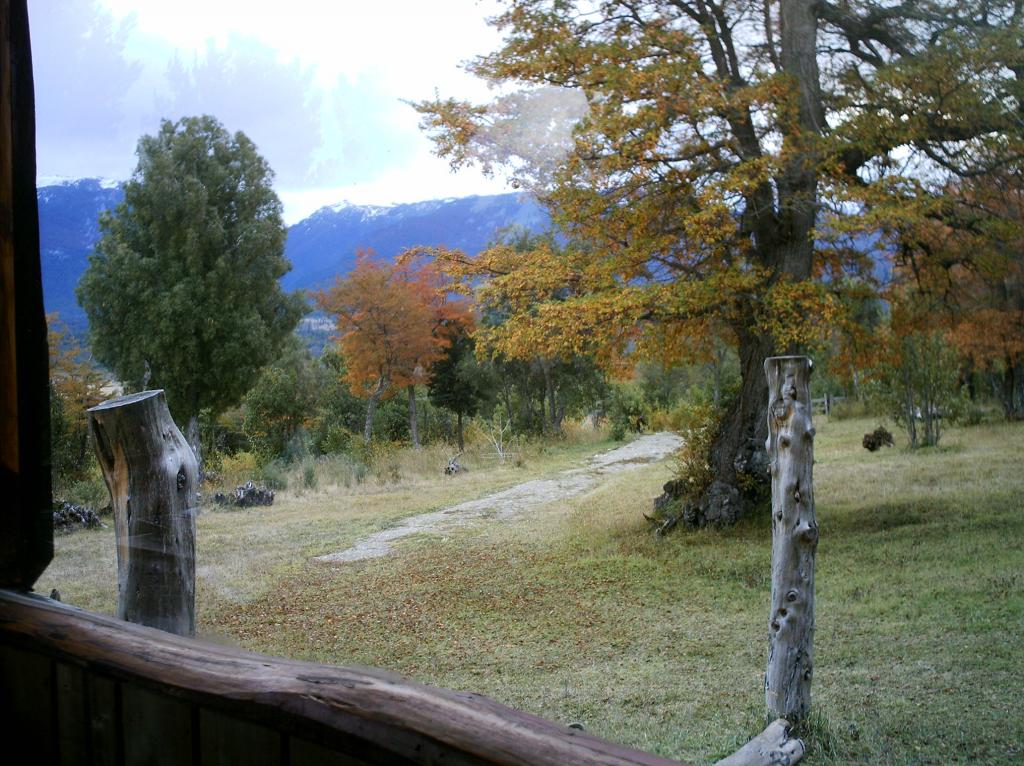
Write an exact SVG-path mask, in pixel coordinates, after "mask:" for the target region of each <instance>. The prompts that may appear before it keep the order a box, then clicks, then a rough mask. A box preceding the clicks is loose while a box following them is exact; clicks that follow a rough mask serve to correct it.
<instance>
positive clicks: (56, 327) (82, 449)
mask: <svg viewBox="0 0 1024 766" xmlns="http://www.w3.org/2000/svg"><path fill="white" fill-rule="evenodd" d="M46 325H47V345H48V346H49V351H50V440H51V443H52V448H51V458H52V464H53V478H54V484H55V485H56V488H57V490H58V491H63V490H64V489H66V486H67V485H68V484H70V483H71V482H73V481H76V480H79V479H82V478H83V477H84V475H85V473H86V472H87V468H88V465H89V463H90V461H91V459H92V450H91V449H90V446H89V419H88V415H87V414H86V410H87V409H88V408H89V407H93V406H95V405H97V404H99V403H100V402H101V401H102V400H103V384H104V382H105V381H104V378H103V375H102V373H101V372H100V370H99V369H98V368H97V367H96V365H95V364H94V363H93V361H92V358H91V356H90V355H89V353H88V351H87V350H86V349H85V348H83V347H82V346H81V344H80V343H79V341H78V339H77V338H75V337H74V335H73V334H72V333H71V331H70V330H69V329H68V326H67V325H66V324H64V322H63V321H62V320H61V319H60V316H59V315H58V314H57V313H56V312H54V313H51V314H47V315H46Z"/></svg>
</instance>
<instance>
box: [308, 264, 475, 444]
mask: <svg viewBox="0 0 1024 766" xmlns="http://www.w3.org/2000/svg"><path fill="white" fill-rule="evenodd" d="M315 297H316V301H317V305H318V306H319V307H320V308H321V309H323V310H324V311H327V312H329V313H332V314H334V315H335V316H336V318H337V327H338V337H337V341H338V344H339V346H340V348H341V351H342V354H343V356H344V357H345V362H346V372H345V375H344V380H345V381H346V382H347V383H348V385H349V387H350V389H351V390H352V393H353V394H354V395H356V396H359V397H361V398H365V399H366V402H367V405H366V424H365V427H364V430H363V437H364V438H365V439H366V440H367V441H369V440H370V439H371V438H372V436H373V416H374V413H375V412H376V409H377V406H378V404H380V402H381V401H383V400H385V399H389V398H391V397H393V396H395V395H396V394H397V393H398V392H399V391H401V390H402V389H407V390H408V394H409V414H410V423H409V426H410V431H411V434H412V438H413V443H414V444H415V445H417V446H418V444H419V438H418V432H417V427H416V424H417V420H416V397H415V386H417V385H424V384H426V383H429V375H430V372H429V371H430V367H431V365H432V364H433V363H434V362H436V361H437V360H438V359H440V358H441V356H442V354H443V351H444V349H445V348H446V346H447V345H448V343H449V342H450V340H449V337H448V334H446V332H445V328H446V326H448V325H450V324H452V323H459V322H468V321H469V320H468V316H469V315H468V312H467V310H466V307H465V304H463V303H462V302H461V301H450V300H449V299H448V297H447V291H446V290H445V287H444V283H443V280H442V279H441V276H440V274H439V273H438V272H437V270H435V269H434V268H433V267H432V266H430V265H429V264H426V265H424V264H420V265H415V264H412V263H387V262H380V261H377V260H374V258H373V254H372V253H371V252H370V251H362V252H360V253H359V254H358V256H357V261H356V267H355V268H354V269H353V270H352V271H351V272H350V273H349V274H348V275H347V276H345V277H344V278H342V277H338V278H337V280H336V281H335V284H334V286H333V287H331V288H329V289H327V290H323V291H321V292H319V293H317V294H316V296H315Z"/></svg>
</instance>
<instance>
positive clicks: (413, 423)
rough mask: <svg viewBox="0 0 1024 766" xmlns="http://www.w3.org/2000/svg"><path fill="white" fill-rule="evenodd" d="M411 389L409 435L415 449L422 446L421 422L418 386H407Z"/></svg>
mask: <svg viewBox="0 0 1024 766" xmlns="http://www.w3.org/2000/svg"><path fill="white" fill-rule="evenodd" d="M407 389H408V391H409V435H410V436H411V437H412V447H413V449H419V448H420V422H419V420H418V418H417V417H416V386H407Z"/></svg>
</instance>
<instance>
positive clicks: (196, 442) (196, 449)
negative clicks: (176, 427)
mask: <svg viewBox="0 0 1024 766" xmlns="http://www.w3.org/2000/svg"><path fill="white" fill-rule="evenodd" d="M185 441H186V442H188V446H189V447H191V448H192V454H194V455H195V456H196V465H197V466H199V480H200V481H202V479H203V442H202V435H201V434H200V433H199V415H198V414H193V415H192V416H191V417H189V419H188V425H187V426H186V427H185Z"/></svg>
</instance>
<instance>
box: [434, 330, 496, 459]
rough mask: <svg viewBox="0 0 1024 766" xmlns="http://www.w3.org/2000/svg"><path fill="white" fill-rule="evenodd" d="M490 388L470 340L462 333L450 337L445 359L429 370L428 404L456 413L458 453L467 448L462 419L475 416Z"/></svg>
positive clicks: (486, 372) (486, 370) (487, 372)
mask: <svg viewBox="0 0 1024 766" xmlns="http://www.w3.org/2000/svg"><path fill="white" fill-rule="evenodd" d="M459 329H460V330H461V329H463V328H461V327H460V328H459ZM493 386H494V381H493V379H492V376H491V375H490V374H489V370H488V368H487V367H486V366H484V365H482V364H480V363H479V362H478V361H477V359H476V354H475V350H474V344H473V339H472V338H471V337H470V336H469V335H467V334H466V333H465V332H459V333H458V334H457V335H455V336H454V337H452V338H451V344H450V345H449V346H448V348H446V349H445V352H444V356H443V357H441V358H440V359H439V360H437V361H436V362H434V365H433V367H432V368H431V378H430V401H431V402H432V403H433V404H434V406H436V407H444V408H445V409H448V410H451V411H452V412H454V413H455V417H456V421H457V425H458V431H457V434H458V440H459V449H460V450H464V449H465V448H466V440H465V436H464V432H463V418H467V417H473V416H474V415H475V414H476V413H477V411H478V410H479V408H480V405H481V404H482V403H483V402H485V401H486V400H487V399H488V398H489V392H490V390H491V389H492V388H493Z"/></svg>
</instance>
